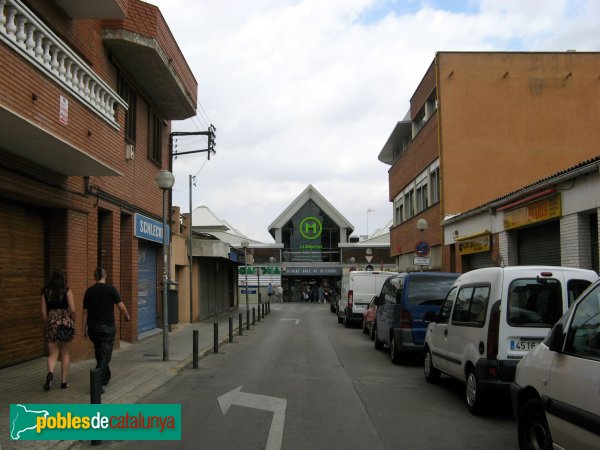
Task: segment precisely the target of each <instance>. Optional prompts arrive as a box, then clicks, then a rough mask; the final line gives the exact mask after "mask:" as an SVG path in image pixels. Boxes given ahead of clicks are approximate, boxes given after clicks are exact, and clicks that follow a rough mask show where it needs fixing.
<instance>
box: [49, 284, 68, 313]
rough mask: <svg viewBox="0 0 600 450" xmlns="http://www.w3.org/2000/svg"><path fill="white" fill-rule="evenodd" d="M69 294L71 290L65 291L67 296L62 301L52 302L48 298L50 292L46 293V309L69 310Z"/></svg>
mask: <svg viewBox="0 0 600 450" xmlns="http://www.w3.org/2000/svg"><path fill="white" fill-rule="evenodd" d="M67 292H69V288H67V290H66V291H65V295H64V297H63V298H62V299H61V300H50V299H49V298H48V291H46V292H44V300H46V307H47V308H48V310H51V309H69V302H68V301H67Z"/></svg>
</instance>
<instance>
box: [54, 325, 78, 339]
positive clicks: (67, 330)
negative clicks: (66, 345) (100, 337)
mask: <svg viewBox="0 0 600 450" xmlns="http://www.w3.org/2000/svg"><path fill="white" fill-rule="evenodd" d="M73 336H75V328H73V327H72V326H69V325H65V324H60V325H59V326H58V329H57V330H56V339H58V340H59V341H62V342H69V341H70V340H72V339H73Z"/></svg>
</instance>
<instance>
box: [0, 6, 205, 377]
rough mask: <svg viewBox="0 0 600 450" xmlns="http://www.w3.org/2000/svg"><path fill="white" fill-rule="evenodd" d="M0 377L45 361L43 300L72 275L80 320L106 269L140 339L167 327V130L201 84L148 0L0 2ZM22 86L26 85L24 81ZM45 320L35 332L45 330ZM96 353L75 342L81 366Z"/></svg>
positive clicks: (186, 112) (124, 328)
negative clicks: (56, 280) (61, 273)
mask: <svg viewBox="0 0 600 450" xmlns="http://www.w3.org/2000/svg"><path fill="white" fill-rule="evenodd" d="M0 58H2V64H1V65H0V123H2V133H0V236H1V237H0V288H1V292H2V295H1V296H0V309H2V311H3V314H2V316H1V318H0V367H5V366H9V365H13V364H17V363H19V362H22V361H27V360H31V359H35V358H38V357H40V356H43V355H45V352H46V348H45V342H44V325H43V323H42V321H41V312H40V292H41V289H42V287H43V286H44V284H45V282H46V280H47V279H48V278H49V275H50V274H51V272H52V271H53V270H54V269H57V268H62V269H65V270H66V272H67V276H68V285H69V287H70V288H71V290H72V291H73V293H74V297H75V303H76V308H77V317H78V318H81V312H82V301H83V295H84V292H85V289H86V288H87V287H88V286H90V285H92V284H93V282H94V280H93V271H94V268H95V267H96V266H97V265H102V266H104V268H105V269H106V272H107V275H108V278H107V282H109V283H110V284H113V285H114V286H115V287H117V289H118V290H119V291H120V292H121V296H122V299H123V301H124V302H125V304H126V306H127V308H128V309H129V311H130V313H131V316H132V321H131V322H125V321H123V322H121V321H120V319H119V318H118V319H117V320H118V323H117V329H118V330H119V332H118V335H117V345H118V342H119V340H120V339H123V340H126V341H130V342H132V341H136V340H138V338H139V337H140V336H141V335H143V333H145V332H148V331H152V330H153V329H155V328H156V327H158V326H160V325H161V323H162V315H161V296H160V295H159V293H160V284H161V276H160V274H161V273H162V268H163V264H162V260H163V258H162V256H163V255H162V247H161V242H162V236H163V233H166V234H167V236H168V235H170V233H169V231H168V230H163V227H162V218H163V217H162V216H163V212H162V209H163V208H162V206H163V192H162V191H161V189H160V188H159V187H158V186H157V185H156V184H155V178H156V176H157V173H158V172H159V171H161V170H169V169H170V165H171V158H170V154H169V146H168V143H169V134H170V131H171V122H170V121H171V120H179V119H185V118H188V117H191V116H194V115H195V111H196V97H197V82H196V80H195V78H194V76H193V74H192V72H191V70H190V68H189V67H188V65H187V62H186V60H185V58H184V56H183V54H182V53H181V51H180V49H179V47H178V46H177V42H176V41H175V39H174V38H173V36H172V34H171V32H170V30H169V27H168V25H167V23H166V22H165V20H164V18H163V17H162V15H161V13H160V10H159V9H158V8H157V7H155V6H153V5H150V4H148V3H145V2H142V1H139V0H105V1H102V2H89V1H86V2H80V1H69V0H60V1H59V0H57V1H56V2H47V1H40V0H10V1H1V2H0ZM15 74H18V76H15ZM38 319H39V320H38ZM86 355H87V356H90V355H93V351H92V350H91V347H90V344H89V343H88V342H86V341H85V340H84V339H83V337H82V336H81V335H80V333H78V335H77V336H76V338H75V341H74V342H73V345H72V357H73V359H75V360H77V359H83V358H85V357H86Z"/></svg>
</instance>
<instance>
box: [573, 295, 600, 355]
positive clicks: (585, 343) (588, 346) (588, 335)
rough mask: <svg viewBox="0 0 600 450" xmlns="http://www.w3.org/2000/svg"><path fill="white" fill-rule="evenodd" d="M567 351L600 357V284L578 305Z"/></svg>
mask: <svg viewBox="0 0 600 450" xmlns="http://www.w3.org/2000/svg"><path fill="white" fill-rule="evenodd" d="M565 352H567V353H572V354H574V355H576V356H582V357H586V358H589V357H592V358H596V359H597V358H600V285H597V286H596V288H594V290H592V291H591V292H590V293H589V294H588V295H587V297H586V298H585V299H584V300H583V301H582V302H581V303H579V305H577V309H576V310H575V313H574V314H573V321H572V322H571V327H570V329H569V333H568V337H567V343H566V346H565Z"/></svg>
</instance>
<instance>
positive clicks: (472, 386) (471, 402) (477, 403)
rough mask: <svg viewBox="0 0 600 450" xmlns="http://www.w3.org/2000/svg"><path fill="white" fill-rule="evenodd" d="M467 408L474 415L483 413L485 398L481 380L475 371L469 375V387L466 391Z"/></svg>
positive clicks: (471, 371)
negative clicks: (480, 383)
mask: <svg viewBox="0 0 600 450" xmlns="http://www.w3.org/2000/svg"><path fill="white" fill-rule="evenodd" d="M465 393H466V398H467V406H468V407H469V411H470V412H471V413H472V414H481V413H482V412H483V404H484V403H485V398H484V394H483V392H481V386H480V385H479V380H478V379H477V375H476V374H475V370H473V369H471V370H470V371H469V373H468V374H467V386H466V389H465Z"/></svg>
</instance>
